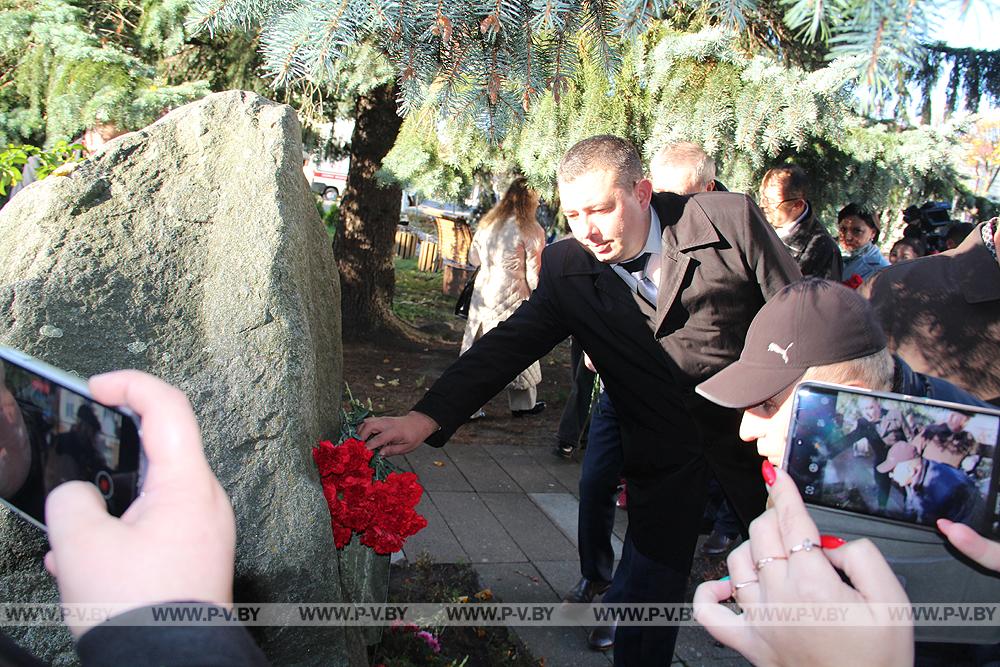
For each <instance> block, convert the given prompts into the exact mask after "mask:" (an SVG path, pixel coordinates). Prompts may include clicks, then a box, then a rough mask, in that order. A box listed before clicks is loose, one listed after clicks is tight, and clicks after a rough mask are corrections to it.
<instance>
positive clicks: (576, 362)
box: [556, 338, 595, 447]
mask: <svg viewBox="0 0 1000 667" xmlns="http://www.w3.org/2000/svg"><path fill="white" fill-rule="evenodd" d="M572 341H573V342H572V344H571V346H570V350H569V354H570V367H571V369H572V371H573V378H572V381H571V382H570V385H569V397H568V398H567V399H566V407H565V408H563V413H562V417H561V418H560V419H559V430H558V431H556V439H557V440H558V441H559V443H560V444H564V445H572V446H573V447H578V446H579V445H580V441H581V440H582V439H583V437H584V430H585V429H586V427H587V417H588V416H589V415H590V402H591V399H592V398H593V393H594V377H595V376H594V371H592V370H590V369H589V368H587V367H586V366H585V365H584V364H583V347H581V346H580V344H579V343H578V342H577V341H576V338H573V339H572Z"/></svg>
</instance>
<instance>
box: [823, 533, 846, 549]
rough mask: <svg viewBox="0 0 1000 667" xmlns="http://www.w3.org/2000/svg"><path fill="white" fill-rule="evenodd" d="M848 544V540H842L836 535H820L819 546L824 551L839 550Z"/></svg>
mask: <svg viewBox="0 0 1000 667" xmlns="http://www.w3.org/2000/svg"><path fill="white" fill-rule="evenodd" d="M845 544H847V540H842V539H840V538H839V537H837V536H836V535H820V536H819V545H820V546H821V547H823V548H824V549H839V548H840V547H842V546H844V545H845Z"/></svg>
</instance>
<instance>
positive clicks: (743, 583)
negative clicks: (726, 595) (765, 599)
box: [733, 579, 760, 593]
mask: <svg viewBox="0 0 1000 667" xmlns="http://www.w3.org/2000/svg"><path fill="white" fill-rule="evenodd" d="M757 583H760V582H759V581H757V580H756V579H747V580H746V581H741V582H740V583H738V584H733V592H734V593H735V592H736V591H738V590H740V589H741V588H746V587H747V586H749V585H750V584H757Z"/></svg>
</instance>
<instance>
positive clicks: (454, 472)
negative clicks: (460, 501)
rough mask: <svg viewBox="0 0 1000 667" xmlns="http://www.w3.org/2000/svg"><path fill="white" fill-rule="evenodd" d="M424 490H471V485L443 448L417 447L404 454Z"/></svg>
mask: <svg viewBox="0 0 1000 667" xmlns="http://www.w3.org/2000/svg"><path fill="white" fill-rule="evenodd" d="M405 458H406V462H407V463H409V464H410V466H412V468H413V472H415V473H416V474H417V477H419V478H420V484H421V485H422V486H423V487H424V490H425V491H472V486H471V485H470V484H469V482H468V480H466V479H465V476H464V475H463V474H462V471H461V470H459V469H458V466H456V465H455V462H454V461H452V460H451V457H450V456H448V452H446V451H445V450H444V449H443V448H438V447H417V448H416V449H414V450H413V451H412V452H410V453H409V454H407V455H406V456H405Z"/></svg>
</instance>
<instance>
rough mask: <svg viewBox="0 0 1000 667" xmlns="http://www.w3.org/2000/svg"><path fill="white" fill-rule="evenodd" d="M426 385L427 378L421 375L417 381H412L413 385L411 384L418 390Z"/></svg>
mask: <svg viewBox="0 0 1000 667" xmlns="http://www.w3.org/2000/svg"><path fill="white" fill-rule="evenodd" d="M426 383H427V376H426V375H421V376H420V377H418V378H417V379H416V380H415V381H414V383H413V384H414V386H415V387H416V388H417V389H420V388H421V387H423V386H424V385H425V384H426Z"/></svg>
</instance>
